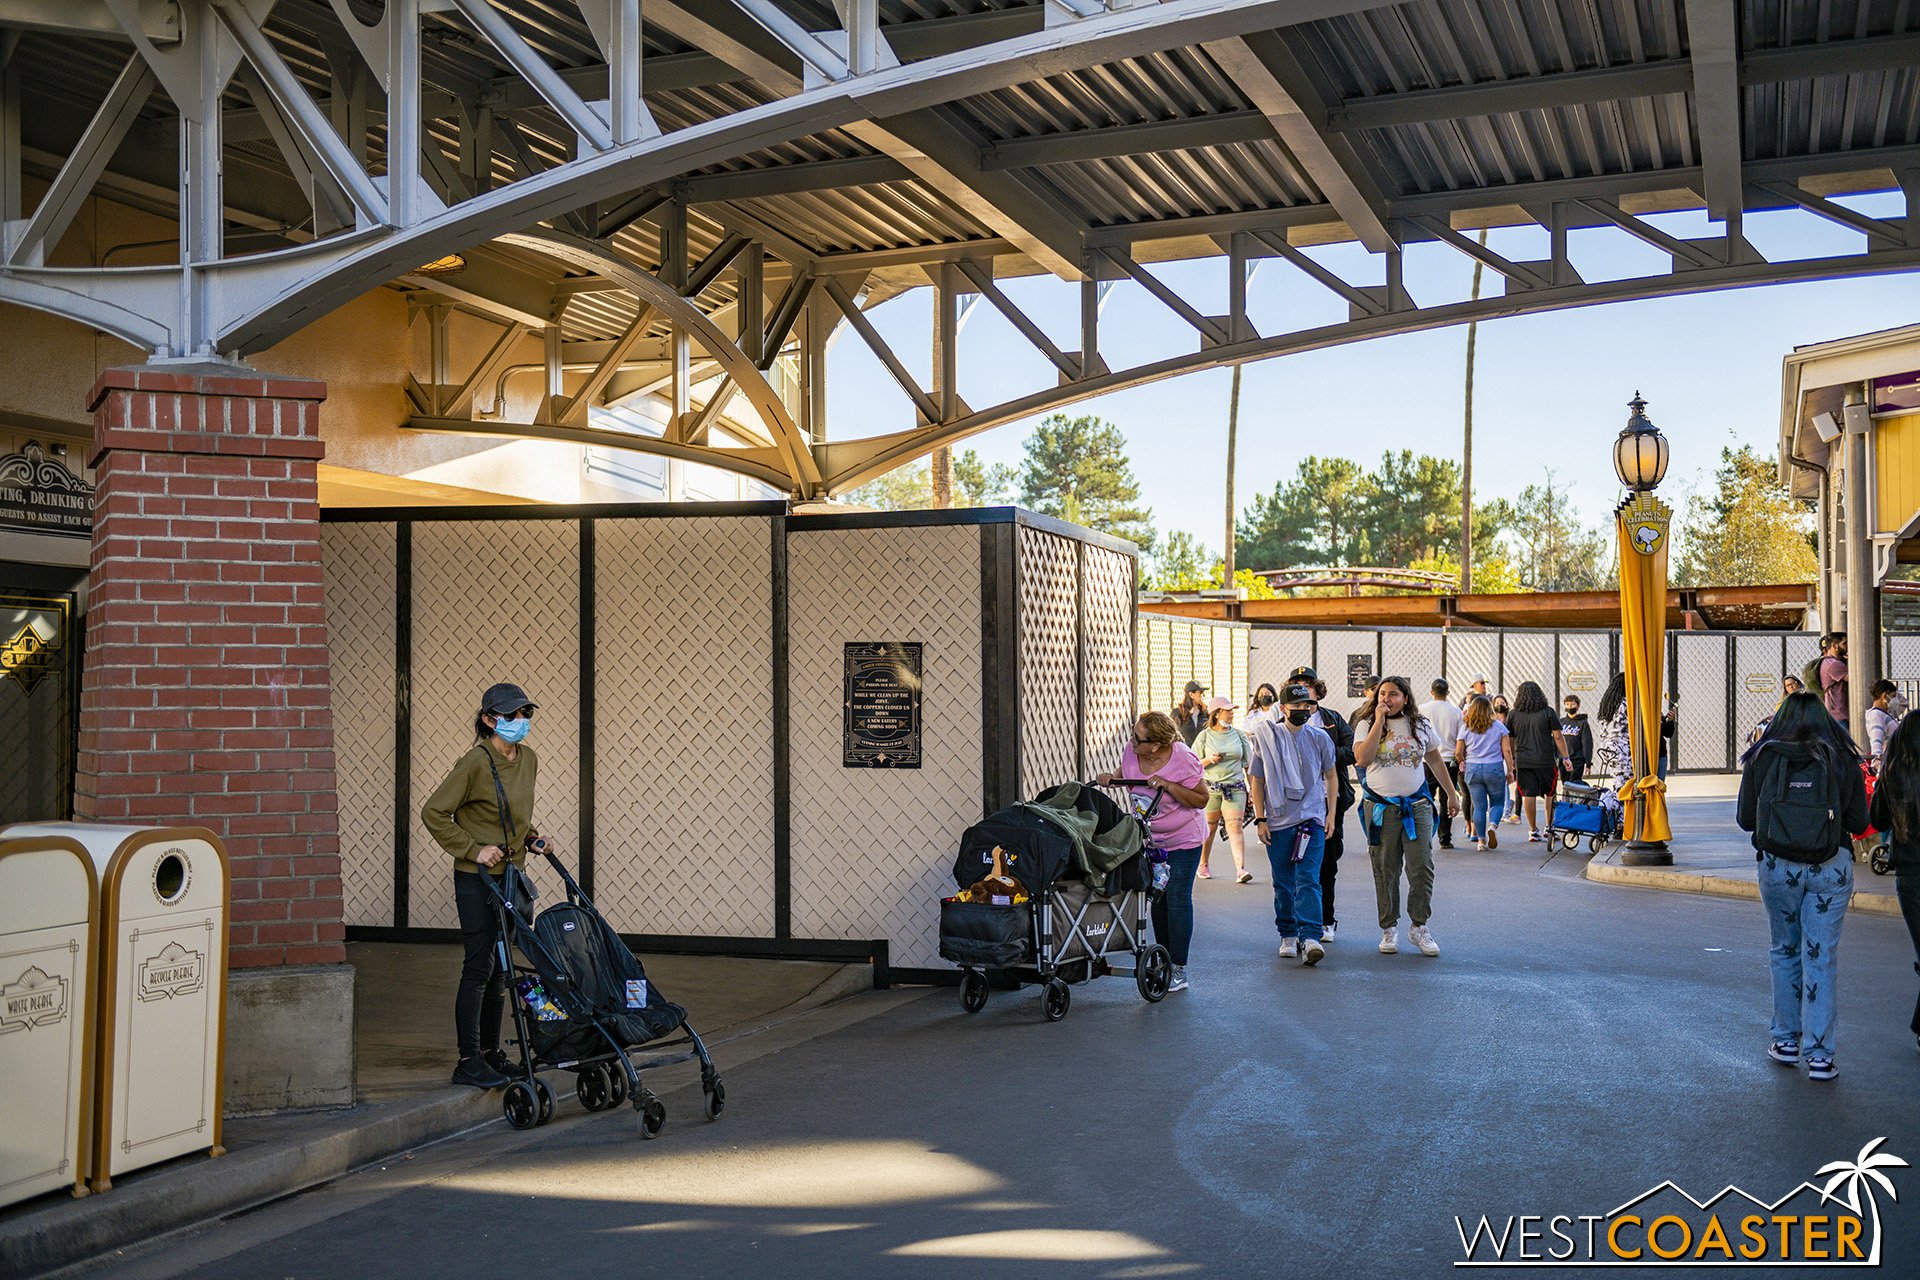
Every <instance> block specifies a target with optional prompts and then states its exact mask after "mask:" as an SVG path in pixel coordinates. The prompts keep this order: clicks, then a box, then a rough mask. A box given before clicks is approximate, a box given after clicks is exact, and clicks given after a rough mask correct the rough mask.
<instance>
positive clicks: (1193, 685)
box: [1187, 680, 1207, 693]
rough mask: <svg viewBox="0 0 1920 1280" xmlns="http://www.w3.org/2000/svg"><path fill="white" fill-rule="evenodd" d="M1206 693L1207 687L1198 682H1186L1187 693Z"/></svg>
mask: <svg viewBox="0 0 1920 1280" xmlns="http://www.w3.org/2000/svg"><path fill="white" fill-rule="evenodd" d="M1206 691H1207V686H1205V685H1203V684H1201V683H1200V682H1199V681H1198V680H1189V681H1187V692H1188V693H1205V692H1206Z"/></svg>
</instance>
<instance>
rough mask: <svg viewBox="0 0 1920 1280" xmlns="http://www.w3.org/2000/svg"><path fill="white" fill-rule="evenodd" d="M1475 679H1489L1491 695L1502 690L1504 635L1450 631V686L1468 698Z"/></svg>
mask: <svg viewBox="0 0 1920 1280" xmlns="http://www.w3.org/2000/svg"><path fill="white" fill-rule="evenodd" d="M1475 676H1485V677H1486V678H1487V692H1488V693H1498V692H1499V691H1500V633H1499V632H1497V631H1449V632H1447V683H1448V684H1449V685H1451V686H1452V687H1453V688H1455V689H1458V690H1459V691H1460V694H1461V696H1462V697H1465V696H1466V695H1467V694H1468V693H1469V692H1471V691H1472V689H1473V678H1474V677H1475Z"/></svg>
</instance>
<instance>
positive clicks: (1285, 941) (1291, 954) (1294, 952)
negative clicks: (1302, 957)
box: [1280, 938, 1300, 960]
mask: <svg viewBox="0 0 1920 1280" xmlns="http://www.w3.org/2000/svg"><path fill="white" fill-rule="evenodd" d="M1299 954H1300V939H1298V938H1282V939H1280V958H1281V959H1282V960H1292V959H1294V958H1295V957H1296V956H1298V955H1299Z"/></svg>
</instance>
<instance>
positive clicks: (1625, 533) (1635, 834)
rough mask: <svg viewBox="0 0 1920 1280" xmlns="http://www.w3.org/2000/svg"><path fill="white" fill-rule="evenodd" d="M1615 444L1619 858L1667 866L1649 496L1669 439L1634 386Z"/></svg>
mask: <svg viewBox="0 0 1920 1280" xmlns="http://www.w3.org/2000/svg"><path fill="white" fill-rule="evenodd" d="M1628 407H1629V408H1631V409H1632V411H1633V412H1632V416H1630V417H1629V418H1628V419H1627V426H1626V429H1625V430H1624V431H1622V432H1621V433H1620V438H1619V439H1617V440H1615V441H1614V442H1613V469H1614V470H1615V471H1616V472H1618V473H1619V476H1620V483H1621V484H1623V485H1625V486H1626V487H1627V496H1626V498H1625V500H1624V501H1622V502H1621V503H1620V505H1619V507H1617V508H1616V509H1615V510H1614V525H1615V528H1616V530H1617V531H1618V534H1619V538H1620V637H1621V646H1622V658H1623V662H1622V665H1623V667H1624V668H1625V671H1626V676H1627V740H1628V743H1629V745H1630V746H1631V749H1632V759H1633V770H1632V775H1633V776H1631V777H1629V778H1625V779H1622V780H1621V782H1620V802H1621V805H1622V807H1623V809H1624V810H1625V815H1626V833H1625V834H1626V837H1627V847H1626V849H1625V850H1624V851H1623V852H1622V854H1621V856H1620V860H1621V861H1622V862H1624V863H1628V864H1630V865H1634V866H1670V865H1671V864H1672V862H1673V854H1672V853H1671V852H1669V851H1668V849H1667V841H1668V840H1669V839H1670V838H1671V837H1672V835H1673V830H1672V827H1671V826H1669V825H1668V822H1667V794H1666V793H1667V784H1666V783H1665V782H1663V781H1662V780H1661V778H1660V773H1659V760H1660V715H1661V711H1662V705H1661V693H1660V690H1661V685H1662V676H1663V674H1664V671H1665V666H1666V663H1665V657H1666V631H1667V540H1668V539H1667V535H1668V533H1669V531H1670V529H1671V526H1672V522H1673V510H1672V508H1670V507H1668V506H1667V505H1666V504H1665V503H1663V502H1661V501H1660V500H1659V499H1658V498H1656V497H1654V496H1653V490H1654V489H1655V488H1656V487H1657V486H1658V485H1659V483H1660V481H1661V480H1662V479H1663V478H1664V477H1665V476H1666V474H1667V438H1666V437H1665V436H1663V435H1661V434H1660V429H1659V428H1658V427H1656V426H1654V425H1653V423H1652V422H1650V421H1648V420H1647V415H1646V412H1645V410H1646V407H1647V402H1646V401H1645V400H1643V399H1642V398H1641V396H1640V393H1639V392H1638V391H1636V392H1634V393H1633V400H1632V402H1631V403H1630V404H1629V406H1628Z"/></svg>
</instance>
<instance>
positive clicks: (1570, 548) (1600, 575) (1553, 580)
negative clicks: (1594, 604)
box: [1473, 471, 1613, 591]
mask: <svg viewBox="0 0 1920 1280" xmlns="http://www.w3.org/2000/svg"><path fill="white" fill-rule="evenodd" d="M1498 514H1499V516H1500V518H1501V521H1502V523H1503V526H1504V530H1505V532H1504V536H1502V538H1501V539H1500V544H1501V550H1502V552H1503V553H1504V554H1505V556H1506V558H1507V560H1508V561H1509V562H1511V564H1512V566H1513V568H1514V570H1515V572H1516V573H1518V575H1519V578H1520V589H1521V590H1524V591H1598V590H1599V589H1601V588H1602V587H1605V586H1608V585H1609V584H1610V583H1611V582H1612V581H1613V573H1612V571H1611V565H1610V563H1609V559H1608V557H1609V554H1610V543H1611V540H1610V539H1609V538H1607V537H1606V536H1605V535H1603V534H1602V533H1601V532H1600V531H1599V530H1597V529H1592V528H1589V527H1587V526H1586V525H1583V524H1581V523H1580V518H1579V516H1578V514H1577V513H1576V512H1575V511H1574V509H1573V503H1572V501H1571V500H1570V498H1569V496H1568V494H1567V491H1566V489H1564V488H1562V487H1559V485H1558V481H1557V478H1556V477H1555V475H1554V473H1553V472H1552V471H1548V472H1547V478H1546V483H1545V484H1530V485H1528V486H1527V487H1526V488H1524V489H1522V490H1521V491H1520V496H1519V497H1518V498H1517V499H1515V500H1514V502H1513V503H1512V504H1511V506H1510V507H1508V508H1506V509H1504V510H1502V511H1500V512H1499V513H1498ZM1476 560H1477V558H1476ZM1481 573H1482V570H1481V567H1480V565H1479V563H1477V562H1476V563H1475V565H1474V584H1473V585H1474V590H1476V591H1483V590H1487V589H1488V588H1486V587H1484V586H1483V585H1482V582H1481Z"/></svg>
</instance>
